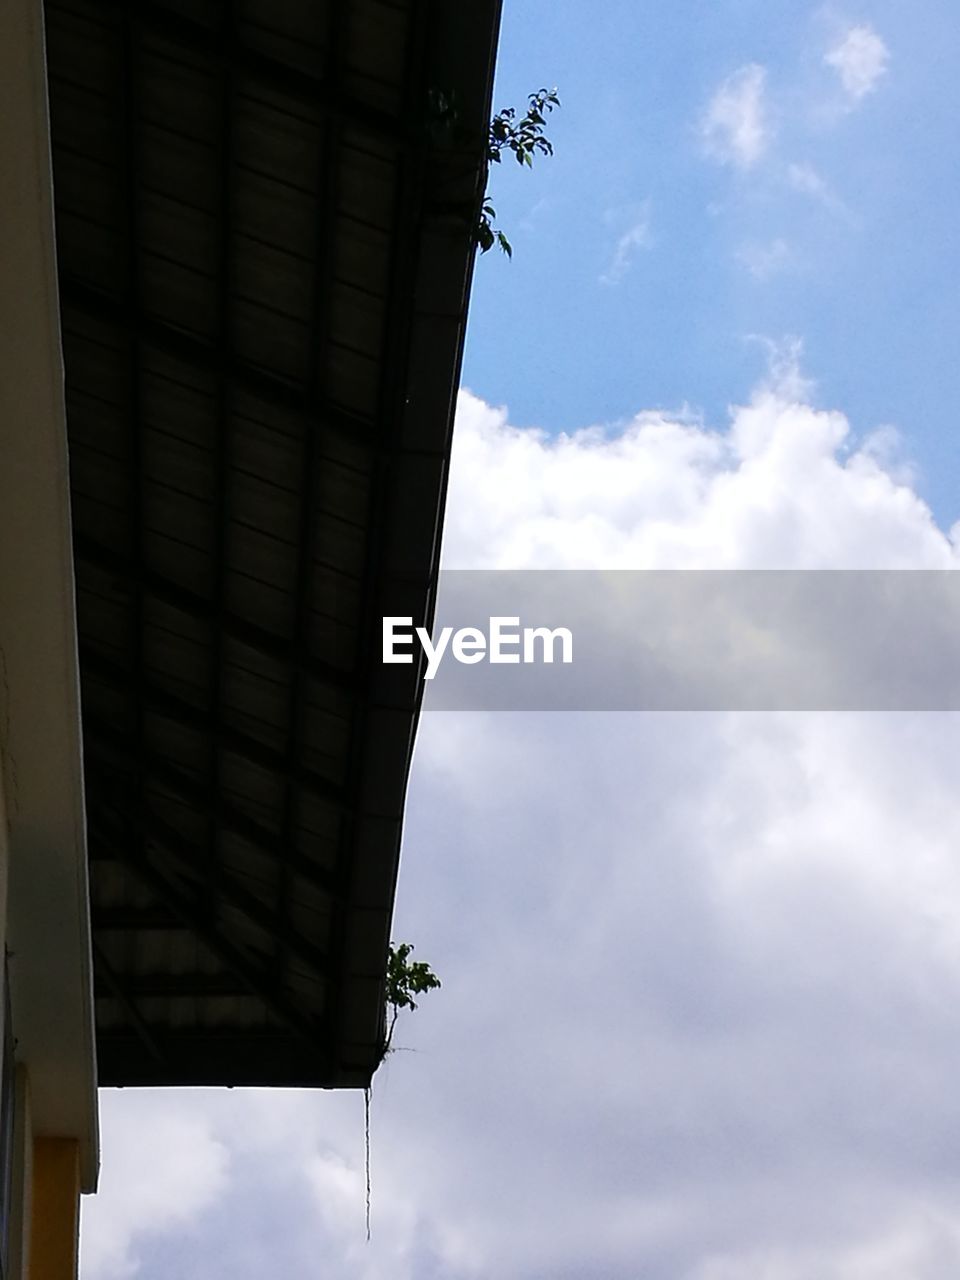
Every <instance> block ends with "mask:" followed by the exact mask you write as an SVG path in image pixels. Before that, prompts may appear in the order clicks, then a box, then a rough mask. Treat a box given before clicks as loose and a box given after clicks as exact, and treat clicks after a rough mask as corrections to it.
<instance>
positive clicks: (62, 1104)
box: [0, 0, 99, 1280]
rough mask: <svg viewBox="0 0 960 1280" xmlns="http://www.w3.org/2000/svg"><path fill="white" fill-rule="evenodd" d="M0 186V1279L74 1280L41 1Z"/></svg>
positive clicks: (77, 878)
mask: <svg viewBox="0 0 960 1280" xmlns="http://www.w3.org/2000/svg"><path fill="white" fill-rule="evenodd" d="M0 174H2V187H3V192H2V199H0V959H2V978H3V983H2V985H0V1033H2V1034H3V1036H4V1039H3V1040H0V1043H3V1044H5V1045H6V1051H5V1053H4V1062H3V1070H2V1072H0V1192H2V1194H0V1237H2V1249H3V1252H4V1263H5V1269H4V1275H3V1280H73V1277H75V1275H76V1270H77V1261H76V1259H77V1219H78V1197H79V1192H80V1189H81V1186H82V1188H83V1189H84V1190H86V1191H92V1190H94V1189H95V1187H96V1180H97V1168H98V1162H99V1151H98V1135H97V1101H96V1062H95V1054H94V1030H93V1014H92V977H91V974H92V965H91V957H90V937H89V896H88V892H87V866H86V845H85V821H84V812H83V776H82V766H81V750H80V713H79V677H78V671H77V655H76V623H75V616H74V591H73V553H72V543H71V533H70V508H69V484H68V465H67V438H66V419H65V413H64V406H63V364H62V357H61V348H60V324H59V312H58V301H57V299H58V293H57V277H56V250H55V240H54V227H53V199H52V178H51V170H50V145H49V129H48V122H47V91H46V64H45V55H44V40H43V9H42V3H41V0H2V3H0ZM8 992H9V999H8ZM11 1010H12V1012H11ZM8 1033H9V1035H10V1039H9V1041H8V1040H7V1039H6V1037H7V1035H8ZM14 1057H15V1059H16V1063H15V1064H14Z"/></svg>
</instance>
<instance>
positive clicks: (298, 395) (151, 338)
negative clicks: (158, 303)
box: [59, 269, 379, 453]
mask: <svg viewBox="0 0 960 1280" xmlns="http://www.w3.org/2000/svg"><path fill="white" fill-rule="evenodd" d="M59 282H60V296H61V298H62V300H63V302H64V303H65V304H66V306H65V316H64V327H65V328H67V329H69V327H70V324H69V319H70V315H69V313H70V310H71V309H72V310H75V311H78V312H80V313H81V315H83V316H85V317H88V318H90V319H93V320H100V321H102V322H103V323H105V324H110V325H114V326H116V327H117V329H118V330H120V331H121V332H122V333H123V334H125V335H129V334H131V333H135V334H136V335H137V337H138V338H139V340H140V341H141V342H142V343H143V344H144V345H146V346H151V347H155V348H156V349H157V350H158V351H162V352H163V353H164V354H165V355H168V356H171V357H172V358H173V359H175V360H179V361H181V362H182V363H183V364H185V365H188V366H189V367H190V368H192V369H195V370H199V371H200V372H202V373H206V374H213V375H215V376H217V377H221V378H230V379H231V380H232V381H233V382H234V383H235V384H236V386H238V387H239V388H241V389H242V390H243V391H246V392H249V394H250V395H252V396H256V397H257V398H258V399H260V400H262V401H264V402H265V403H266V404H269V405H273V406H275V407H276V408H278V409H281V410H284V411H285V412H288V413H295V414H298V415H301V416H306V417H307V418H308V419H309V421H308V423H307V429H312V428H313V426H314V424H315V423H316V422H317V421H318V420H319V421H321V422H322V424H323V426H324V428H325V429H326V430H329V431H332V432H334V433H335V434H337V435H339V436H341V437H342V438H343V439H345V440H348V441H349V442H350V444H351V445H352V446H353V447H354V448H356V447H357V446H361V447H363V448H366V449H369V450H370V451H371V452H372V453H376V452H379V442H378V439H377V437H376V435H375V434H374V431H373V424H372V423H371V422H370V421H369V420H368V419H366V418H361V417H356V416H355V415H353V414H351V413H347V412H346V410H344V409H341V408H340V407H339V406H337V405H334V404H331V403H329V401H327V402H323V401H321V400H319V399H317V398H316V397H311V395H310V393H309V392H308V390H307V389H306V388H305V387H303V386H298V385H297V384H295V383H292V382H288V381H286V379H284V378H282V377H279V376H278V375H277V374H272V373H268V372H267V371H266V370H264V369H261V368H259V367H258V366H257V365H254V364H251V363H250V362H249V361H247V360H244V359H242V357H240V356H238V355H236V354H235V353H234V352H230V351H227V350H225V349H224V347H223V345H222V343H220V342H219V341H212V340H210V339H207V338H203V337H200V336H199V335H198V334H196V333H190V332H188V331H187V330H186V329H179V328H177V327H176V326H175V325H172V324H168V323H167V322H166V321H165V320H161V319H159V318H158V317H157V316H151V315H148V314H147V313H146V312H144V311H142V310H140V309H139V308H136V307H133V306H131V305H130V303H129V301H127V300H125V299H123V298H118V297H115V296H113V295H111V294H107V293H102V292H101V291H100V290H99V289H95V288H93V287H92V286H91V285H90V284H88V283H87V282H86V281H85V280H82V279H81V278H80V277H79V276H75V275H72V274H71V273H70V271H69V270H68V269H66V270H62V271H61V272H60V275H59Z"/></svg>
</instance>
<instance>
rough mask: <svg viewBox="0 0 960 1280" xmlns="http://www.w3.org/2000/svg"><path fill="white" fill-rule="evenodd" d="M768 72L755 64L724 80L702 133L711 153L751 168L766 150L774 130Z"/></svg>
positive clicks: (711, 105)
mask: <svg viewBox="0 0 960 1280" xmlns="http://www.w3.org/2000/svg"><path fill="white" fill-rule="evenodd" d="M766 75H767V73H766V70H765V69H764V68H763V67H761V66H758V65H757V64H756V63H749V64H748V65H747V66H745V67H741V68H740V69H739V71H736V72H734V74H733V75H731V76H729V77H728V78H727V79H726V80H725V81H724V82H723V84H722V85H721V86H720V88H719V89H718V90H717V92H716V93H715V94H714V95H713V97H712V98H711V100H710V103H709V105H708V106H707V110H706V112H705V113H704V116H703V120H702V122H701V136H702V138H703V141H704V145H705V146H706V149H707V151H708V153H709V154H710V155H712V156H714V157H715V158H716V159H717V160H720V161H721V162H722V163H724V164H732V165H735V166H736V167H737V168H738V169H751V168H753V166H754V165H755V164H756V163H757V162H758V161H759V160H760V159H761V158H762V156H763V155H764V153H765V151H766V150H767V147H768V145H769V142H770V137H771V130H770V124H769V120H768V112H767V105H766V97H765V87H766Z"/></svg>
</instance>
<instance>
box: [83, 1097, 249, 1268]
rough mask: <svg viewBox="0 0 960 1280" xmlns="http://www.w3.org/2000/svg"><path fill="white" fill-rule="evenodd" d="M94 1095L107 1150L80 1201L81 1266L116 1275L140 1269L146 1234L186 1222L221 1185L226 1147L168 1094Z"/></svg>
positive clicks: (188, 1107) (179, 1227) (195, 1216)
mask: <svg viewBox="0 0 960 1280" xmlns="http://www.w3.org/2000/svg"><path fill="white" fill-rule="evenodd" d="M100 1097H101V1138H102V1146H103V1150H104V1151H105V1152H106V1153H107V1155H106V1158H105V1160H104V1162H103V1171H102V1174H101V1178H100V1191H99V1193H98V1194H97V1195H96V1196H94V1197H92V1198H90V1199H86V1200H84V1201H83V1221H82V1232H81V1243H82V1248H83V1261H84V1272H83V1274H84V1276H89V1277H90V1280H122V1278H123V1277H126V1276H134V1275H138V1274H140V1261H139V1259H140V1257H141V1254H142V1252H143V1249H144V1248H145V1247H149V1239H150V1237H151V1236H156V1235H163V1234H164V1233H168V1232H170V1231H183V1230H184V1229H188V1228H189V1227H190V1226H191V1224H195V1223H196V1221H197V1220H198V1219H200V1218H201V1217H202V1216H203V1214H204V1212H205V1210H207V1209H208V1208H209V1207H210V1206H211V1205H212V1204H213V1203H214V1202H215V1201H216V1199H217V1197H218V1196H220V1195H221V1194H222V1193H223V1191H224V1188H225V1185H226V1170H227V1163H228V1150H227V1147H226V1146H225V1145H224V1144H223V1143H222V1142H220V1141H218V1140H217V1138H216V1137H215V1136H214V1135H213V1133H212V1132H211V1130H210V1125H209V1123H205V1122H204V1120H203V1118H202V1116H201V1115H198V1113H197V1109H196V1107H195V1106H191V1105H190V1104H189V1103H187V1104H184V1103H183V1102H179V1103H178V1102H177V1101H176V1100H175V1099H176V1095H172V1096H171V1095H170V1094H164V1093H159V1092H156V1093H155V1092H150V1093H138V1092H137V1091H134V1092H124V1093H123V1094H120V1093H113V1092H111V1093H102V1094H101V1095H100Z"/></svg>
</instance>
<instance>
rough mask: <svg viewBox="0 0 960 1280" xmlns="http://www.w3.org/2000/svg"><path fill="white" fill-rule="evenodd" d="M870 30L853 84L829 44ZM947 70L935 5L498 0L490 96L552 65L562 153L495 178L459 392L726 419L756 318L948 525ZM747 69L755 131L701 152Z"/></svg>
mask: <svg viewBox="0 0 960 1280" xmlns="http://www.w3.org/2000/svg"><path fill="white" fill-rule="evenodd" d="M858 28H859V29H860V30H862V31H864V32H869V33H871V35H872V36H873V37H875V39H876V40H877V41H879V42H880V44H879V45H878V46H877V48H878V49H882V50H885V51H886V57H883V56H882V55H881V56H880V58H879V59H878V60H877V67H878V68H879V69H878V70H877V73H876V76H875V79H874V80H873V81H872V84H871V87H867V88H865V89H864V91H863V92H862V93H861V94H860V96H857V93H856V91H853V92H851V91H849V90H847V89H845V88H844V84H843V81H842V78H841V75H840V72H839V69H838V67H837V65H836V64H835V63H831V62H829V61H825V59H826V58H828V57H829V56H830V54H831V52H832V51H835V50H836V49H837V47H838V46H840V45H841V44H842V41H843V39H844V37H845V36H846V35H847V34H848V33H849V32H850V30H851V29H858ZM868 60H869V59H868ZM958 65H960V22H958V20H957V14H956V8H955V6H953V5H952V4H950V3H949V2H948V0H918V3H916V4H911V5H909V6H905V5H903V4H895V3H861V4H857V5H855V6H842V5H825V6H818V5H816V4H806V3H791V2H787V3H782V4H777V5H770V4H766V3H762V2H761V0H720V2H717V0H703V2H702V3H690V2H688V3H683V4H676V5H669V6H662V5H640V4H635V3H632V2H631V0H603V2H602V3H598V4H593V5H583V4H569V3H567V4H563V3H560V4H557V3H546V2H545V0H523V2H522V3H513V4H510V3H507V4H506V6H505V12H504V25H503V37H502V42H501V53H500V60H499V70H498V79H497V87H496V94H495V99H496V103H497V105H498V106H500V105H507V104H515V103H520V102H522V101H523V100H524V99H525V95H526V94H527V93H528V92H529V91H530V90H531V89H534V88H538V87H539V86H540V85H541V84H544V85H550V86H552V85H554V84H556V85H558V86H559V88H560V91H561V97H562V100H563V109H562V111H560V112H558V113H557V114H556V115H555V116H554V118H553V119H552V120H551V124H550V136H551V137H552V138H553V140H554V142H555V145H556V156H555V158H554V159H553V160H552V161H547V162H543V163H541V164H540V165H538V168H537V171H536V172H534V173H532V174H531V173H523V172H520V171H517V172H513V169H514V168H516V166H502V168H503V170H504V171H503V172H500V171H495V172H494V180H493V190H494V193H495V196H496V204H497V208H498V212H500V214H501V215H502V218H501V220H502V222H503V224H504V225H505V226H506V227H507V229H508V230H509V234H510V235H511V237H512V239H513V241H514V245H515V249H516V252H515V255H514V259H513V262H512V263H509V264H508V263H506V262H503V263H494V262H492V261H486V262H482V263H481V264H480V269H479V270H478V272H477V277H476V282H475V286H474V295H473V304H472V312H471V326H470V339H469V343H468V347H467V356H466V363H465V369H464V381H465V383H466V385H467V386H469V387H470V388H471V389H472V390H473V391H475V392H476V393H477V394H478V395H481V396H483V397H484V398H485V399H487V400H488V401H491V402H493V403H507V404H509V406H510V409H511V413H512V415H513V420H514V421H516V422H518V423H520V424H523V425H537V426H542V427H544V428H546V429H547V430H549V431H552V432H555V431H560V430H571V429H575V428H577V427H582V426H587V425H590V424H592V423H596V422H603V423H615V422H618V421H622V420H623V419H625V418H629V417H630V416H632V415H633V414H634V413H636V412H637V411H638V410H639V409H641V408H650V407H654V406H657V407H664V408H670V409H677V408H679V407H680V406H682V405H684V404H687V405H689V406H690V407H691V408H692V409H694V410H696V411H699V412H702V413H703V415H704V416H705V418H706V419H707V420H708V421H709V422H711V423H713V424H714V425H716V426H723V425H724V423H725V421H726V409H727V406H728V405H729V404H730V403H734V402H739V401H740V400H741V399H742V398H743V397H744V396H745V395H746V394H747V393H748V391H749V389H750V388H751V386H752V385H753V383H754V381H755V379H756V377H757V376H758V372H759V371H760V370H761V369H762V367H763V364H764V351H763V348H762V345H761V344H760V343H758V342H757V341H755V340H754V339H755V337H756V336H760V337H763V338H768V339H772V340H776V341H779V340H782V339H783V338H785V337H788V336H789V337H796V338H800V339H802V341H803V344H804V350H805V361H804V363H805V369H806V372H807V373H808V375H809V376H810V377H811V378H812V379H813V380H814V381H815V382H816V385H817V398H818V400H819V401H821V402H822V403H825V404H830V405H833V406H836V407H838V408H841V409H843V410H844V411H845V412H847V413H848V414H849V416H850V418H851V422H852V425H853V428H854V430H855V432H866V431H868V430H870V429H872V428H875V427H877V426H880V425H883V424H893V425H895V426H896V427H897V428H898V430H899V431H900V433H901V435H902V437H903V441H904V446H905V449H906V451H907V453H908V454H909V456H910V457H911V458H912V459H913V460H914V461H915V463H916V464H917V467H918V478H917V483H918V488H919V491H920V493H921V494H922V496H924V497H925V498H926V499H927V500H928V501H929V502H930V503H931V504H932V506H933V509H934V511H935V514H936V516H937V519H938V520H939V521H940V523H941V524H942V525H944V526H948V525H950V524H952V523H953V521H955V520H956V519H957V518H958V517H960V492H958V487H957V480H956V478H957V476H958V475H960V421H958V415H957V409H956V406H957V403H958V395H960V360H958V359H957V357H956V352H957V350H958V341H960V293H958V290H957V288H956V287H955V284H956V281H957V280H958V279H960V236H958V235H957V233H956V211H957V209H958V207H960V164H958V152H960V135H958V132H957V129H956V123H955V122H956V120H957V118H958V115H960V82H958V78H957V74H956V69H957V66H958ZM750 67H755V68H758V69H760V70H761V73H762V83H761V90H760V100H759V103H758V108H757V109H758V114H759V117H760V123H761V127H762V128H763V130H764V131H765V134H766V136H765V138H764V141H763V143H762V145H761V146H760V147H759V148H758V151H757V154H756V155H755V156H743V157H740V158H739V161H738V157H737V156H736V155H735V154H730V155H728V156H727V157H726V158H724V157H723V156H722V155H720V154H718V149H717V148H713V151H712V154H711V148H710V146H709V145H707V142H706V139H705V138H704V121H705V118H706V116H707V114H708V112H709V108H710V103H711V101H712V100H714V99H715V97H716V95H717V94H718V92H720V91H721V89H722V86H723V85H724V83H725V82H729V80H730V78H731V77H734V78H735V77H736V76H737V75H738V73H742V72H743V69H744V68H750ZM868 82H869V76H868ZM868 82H864V83H865V84H866V83H868ZM719 150H721V151H722V148H720V149H719ZM631 232H633V233H634V235H635V241H636V243H635V244H634V245H633V246H632V247H631V246H630V244H629V237H630V234H631ZM622 237H627V244H626V247H625V250H624V252H623V255H622V261H621V264H620V266H619V268H618V267H617V266H616V261H617V245H618V242H619V241H620V240H621V238H622Z"/></svg>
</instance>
